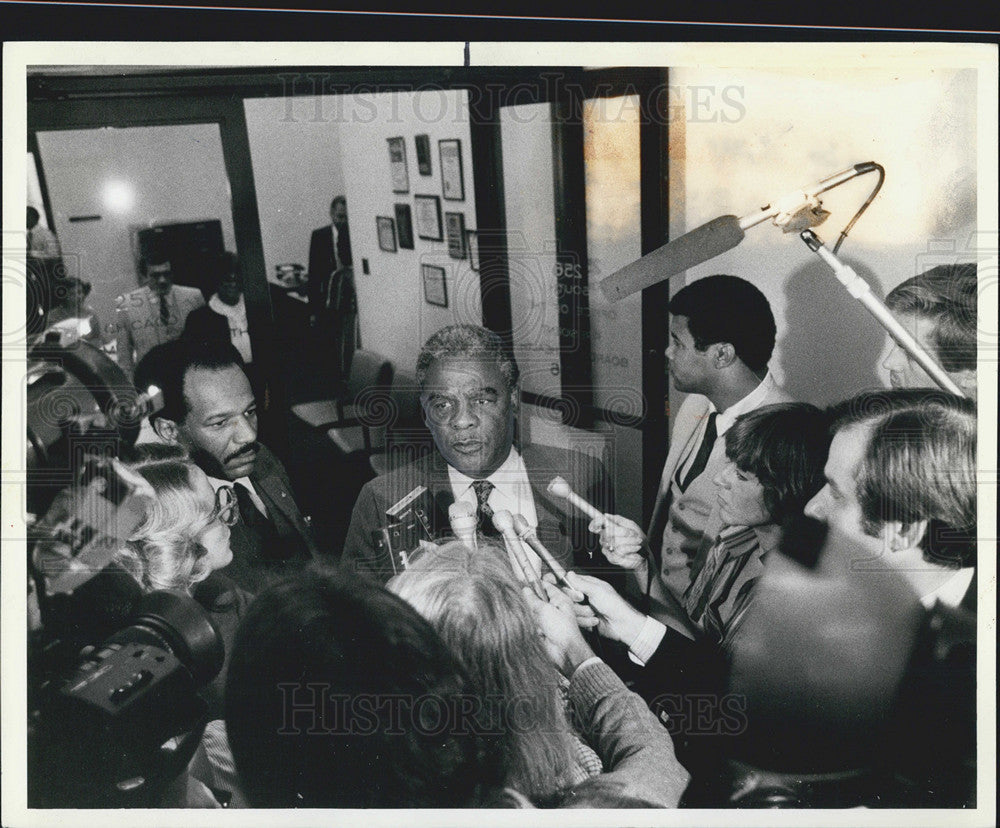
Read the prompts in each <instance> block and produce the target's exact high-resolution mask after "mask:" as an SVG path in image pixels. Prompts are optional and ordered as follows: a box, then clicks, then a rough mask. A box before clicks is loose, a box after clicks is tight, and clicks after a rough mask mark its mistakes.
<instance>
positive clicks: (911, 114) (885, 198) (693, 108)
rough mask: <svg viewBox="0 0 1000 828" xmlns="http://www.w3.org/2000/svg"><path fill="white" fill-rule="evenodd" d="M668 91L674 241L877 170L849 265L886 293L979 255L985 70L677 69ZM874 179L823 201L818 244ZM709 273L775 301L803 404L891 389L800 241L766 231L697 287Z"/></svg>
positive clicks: (875, 352) (859, 319)
mask: <svg viewBox="0 0 1000 828" xmlns="http://www.w3.org/2000/svg"><path fill="white" fill-rule="evenodd" d="M670 82H671V87H672V88H675V89H677V90H681V92H683V94H684V100H685V113H684V118H683V119H677V120H676V121H675V122H672V123H671V130H672V138H671V156H670V182H671V190H672V192H671V199H672V200H671V203H672V207H673V209H672V216H671V236H672V237H673V238H676V236H677V235H679V234H681V233H683V232H685V231H687V230H690V229H693V228H694V227H697V226H698V225H700V224H702V223H703V222H705V221H708V220H710V219H712V218H714V217H716V216H719V215H723V214H727V213H732V214H735V215H739V216H741V215H746V214H749V213H752V212H754V211H755V210H758V209H759V208H760V207H761V206H763V205H764V204H766V203H768V202H769V201H772V200H774V199H777V198H780V197H781V196H783V195H784V194H786V193H788V192H790V191H794V190H796V189H798V188H800V187H804V186H807V185H809V184H811V183H813V182H816V181H818V180H820V179H822V178H825V177H826V176H828V175H830V174H832V173H835V172H838V171H840V170H842V169H845V168H847V167H850V166H853V165H854V164H856V163H859V162H862V161H876V162H878V163H880V164H882V165H883V166H884V167H885V169H886V181H885V185H884V186H883V188H882V191H881V193H880V194H879V195H878V196H877V197H876V199H875V201H874V202H873V203H872V205H871V206H870V207H869V209H868V210H867V212H866V213H865V214H864V215H863V216H862V218H861V219H860V220H859V221H858V223H857V224H856V225H855V227H854V229H853V230H852V232H851V234H850V236H849V237H848V238H847V240H846V241H845V242H844V244H843V247H842V248H841V250H840V254H839V255H840V257H841V258H842V260H843V261H845V262H847V263H848V264H850V265H851V266H852V267H853V268H854V269H855V270H856V271H857V272H858V274H859V275H860V276H862V277H863V278H864V279H865V280H866V281H867V282H869V284H871V286H872V288H873V289H874V290H875V292H876V293H877V294H879V295H880V296H884V295H885V293H886V292H888V291H889V290H891V289H892V288H893V287H894V286H895V285H897V284H899V283H900V282H901V281H903V280H904V279H907V278H909V277H910V276H913V275H914V274H916V273H919V272H921V271H923V270H925V269H927V268H929V267H931V266H933V265H934V264H938V263H940V262H941V261H943V260H954V259H956V258H962V257H964V258H966V259H970V258H973V257H974V251H972V250H971V249H970V248H969V245H970V243H971V242H970V237H971V234H972V233H973V232H974V230H975V227H976V225H975V222H976V151H977V150H976V76H975V72H974V71H971V70H951V69H940V68H938V69H930V68H928V69H915V68H904V69H900V68H895V69H892V70H890V69H886V70H880V69H856V70H845V69H843V68H840V69H836V70H824V69H823V68H814V67H810V68H809V69H808V70H801V71H799V70H788V69H785V70H775V71H768V70H765V69H727V70H722V69H710V68H701V67H699V68H689V67H681V68H678V69H676V70H672V72H671V78H670ZM698 89H701V90H702V91H701V92H696V91H695V90H698ZM681 92H679V93H678V94H681ZM696 101H700V103H696ZM875 178H876V177H875V175H874V174H870V175H866V176H863V177H861V178H859V179H856V180H855V181H852V182H850V183H849V184H846V185H844V186H842V187H840V188H838V189H837V190H833V191H831V192H829V193H827V194H826V195H825V196H824V197H823V200H824V206H825V207H826V208H827V209H829V210H830V211H831V213H832V214H831V216H830V217H829V218H828V219H827V221H826V223H825V224H823V225H821V226H820V227H818V228H816V232H817V234H818V235H819V236H820V238H822V239H823V240H824V241H825V242H826V243H827V246H828V247H830V248H831V249H832V247H833V244H834V242H835V241H836V238H837V236H838V234H839V233H840V231H841V229H842V228H843V227H844V225H845V224H846V223H847V222H848V221H849V220H850V218H851V216H852V215H853V214H854V212H855V211H856V210H857V208H858V207H859V206H860V205H861V204H862V202H863V201H864V200H865V198H866V197H867V194H868V192H869V190H870V188H871V187H872V186H873V185H874V183H875ZM712 273H731V274H734V275H737V276H742V277H743V278H746V279H749V280H750V281H752V282H753V283H754V284H756V285H757V286H758V287H759V288H760V289H761V290H762V291H763V292H764V294H765V295H766V296H767V298H768V300H769V301H770V303H771V306H772V308H773V310H774V313H775V317H776V320H777V324H778V347H777V349H776V352H775V356H774V358H773V359H772V369H773V370H774V371H775V373H776V374H777V375H778V376H779V377H780V378H782V379H783V380H784V382H785V383H786V385H787V386H788V388H789V390H790V391H791V392H792V393H793V394H794V395H795V396H796V397H798V398H799V399H803V400H807V401H810V402H814V403H818V404H827V403H830V402H833V401H835V400H838V399H842V398H844V397H846V396H849V395H850V394H851V393H853V392H854V391H856V390H858V389H860V388H863V387H870V386H878V385H882V384H883V381H884V379H885V378H884V376H883V371H882V369H881V368H880V366H879V363H880V362H881V358H882V355H883V351H884V350H885V346H886V336H885V332H884V330H883V328H882V327H881V326H880V325H878V323H877V322H875V321H874V319H872V317H871V316H870V315H869V314H868V313H867V311H865V310H864V309H863V308H862V307H861V306H860V304H859V303H858V302H857V300H855V299H853V298H851V297H850V296H849V295H848V294H847V292H846V291H845V290H844V289H843V287H841V285H840V283H839V282H837V281H836V279H835V278H834V276H833V275H832V272H831V271H830V270H829V269H828V268H827V267H826V266H825V265H824V264H823V263H822V262H821V261H820V260H819V259H818V257H817V256H816V255H815V254H813V253H811V252H810V251H809V250H808V248H807V247H806V246H805V244H804V243H803V242H802V241H801V240H800V239H799V238H798V236H797V235H795V234H788V235H784V234H782V233H781V231H780V230H778V229H777V228H775V227H774V226H773V225H771V224H770V223H768V224H766V225H761V226H759V227H756V228H753V229H751V230H748V231H747V236H746V239H745V240H744V241H743V242H742V243H741V244H740V245H739V246H738V247H736V248H735V249H733V250H731V251H729V252H728V253H726V254H723V255H721V256H718V257H716V258H715V259H712V260H711V261H709V262H707V263H705V264H703V265H700V266H699V267H697V268H693V269H692V270H690V271H688V272H687V274H686V281H687V282H691V281H693V280H695V279H698V278H700V277H703V276H707V275H709V274H712ZM672 282H673V284H672V288H673V289H675V288H677V287H679V286H681V285H682V284H683V283H684V281H683V280H682V279H681V278H679V277H678V278H675V279H674V280H672ZM671 406H672V408H674V410H676V407H677V401H676V400H675V399H674V398H672V399H671Z"/></svg>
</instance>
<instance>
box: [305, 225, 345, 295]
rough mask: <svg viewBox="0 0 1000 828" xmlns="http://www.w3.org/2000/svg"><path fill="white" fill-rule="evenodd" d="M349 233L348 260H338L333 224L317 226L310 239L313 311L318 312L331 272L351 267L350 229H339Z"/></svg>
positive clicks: (310, 281)
mask: <svg viewBox="0 0 1000 828" xmlns="http://www.w3.org/2000/svg"><path fill="white" fill-rule="evenodd" d="M338 232H343V233H347V239H348V241H347V254H348V256H347V260H346V261H340V262H338V261H337V255H336V251H335V250H334V249H333V230H332V229H331V225H329V224H327V225H324V226H323V227H317V228H316V229H315V230H313V232H312V237H311V238H310V239H309V308H310V310H311V312H312V313H314V314H315V313H317V312H318V310H319V308H320V306H321V305H322V295H321V294H322V291H323V289H324V286H325V285H326V282H327V279H328V278H329V277H330V274H331V273H333V272H334V271H335V270H338V269H340V268H344V267H350V266H351V264H352V261H351V257H350V231H349V230H343V231H338Z"/></svg>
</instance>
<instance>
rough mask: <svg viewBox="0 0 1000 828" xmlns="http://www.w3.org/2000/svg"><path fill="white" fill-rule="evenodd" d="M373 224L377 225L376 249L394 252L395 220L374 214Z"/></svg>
mask: <svg viewBox="0 0 1000 828" xmlns="http://www.w3.org/2000/svg"><path fill="white" fill-rule="evenodd" d="M375 224H376V226H377V227H378V249H379V250H384V251H385V252H386V253H395V252H396V227H395V222H393V220H392V219H391V218H389V217H388V216H375Z"/></svg>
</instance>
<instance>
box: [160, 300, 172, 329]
mask: <svg viewBox="0 0 1000 828" xmlns="http://www.w3.org/2000/svg"><path fill="white" fill-rule="evenodd" d="M160 321H161V322H162V323H163V324H164V325H166V324H167V323H169V322H170V308H169V307H168V306H167V297H166V295H165V294H163V293H161V294H160Z"/></svg>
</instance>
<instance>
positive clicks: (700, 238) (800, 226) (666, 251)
mask: <svg viewBox="0 0 1000 828" xmlns="http://www.w3.org/2000/svg"><path fill="white" fill-rule="evenodd" d="M878 169H881V168H880V167H879V165H878V164H876V163H875V162H874V161H865V162H864V163H862V164H855V165H854V166H853V167H848V168H847V169H846V170H842V171H841V172H838V173H835V174H834V175H830V176H827V177H826V178H824V179H823V180H822V181H818V182H816V183H815V184H811V185H810V186H808V187H803V188H802V189H801V190H796V191H794V192H792V193H788V194H787V195H784V196H782V197H781V198H779V199H777V200H775V201H773V202H771V203H769V204H767V205H766V206H764V207H763V208H761V210H760V211H759V212H757V213H751V214H749V215H746V216H743V217H742V218H737V217H736V216H732V215H727V216H719V217H718V218H714V219H712V220H711V221H709V222H707V223H706V224H703V225H701V226H700V227H696V228H695V229H694V230H691V231H690V232H687V233H685V234H684V235H683V236H679V237H678V238H676V239H674V240H673V241H670V242H667V243H666V244H665V245H663V246H662V247H658V248H657V249H656V250H654V251H652V252H651V253H647V254H646V255H645V256H643V257H642V258H641V259H638V260H636V261H634V262H632V263H631V264H628V265H626V266H625V267H623V268H621V269H620V270H617V271H615V272H614V273H612V274H611V275H610V276H608V277H607V278H605V279H604V280H602V281H601V290H602V291H603V292H604V295H605V296H606V297H607V298H608V300H610V301H612V302H617V301H618V300H619V299H624V298H625V297H626V296H630V295H631V294H633V293H638V292H639V291H640V290H644V289H645V288H648V287H651V286H652V285H655V284H656V283H657V282H662V281H664V280H665V279H669V278H670V277H671V276H674V275H676V274H678V273H682V272H684V271H685V270H689V269H690V268H692V267H695V266H697V265H700V264H702V263H704V262H707V261H708V260H709V259H714V258H715V257H716V256H719V255H721V254H722V253H725V252H726V251H728V250H732V249H733V248H734V247H736V245H738V244H739V243H740V242H741V241H743V238H744V236H745V234H746V231H747V230H749V229H750V228H751V227H754V226H756V225H758V224H761V223H762V222H765V221H767V220H768V219H774V223H775V224H776V225H777V226H778V227H780V228H782V230H783V231H784V232H786V233H798V232H801V231H802V230H804V229H806V228H809V227H815V226H817V225H819V224H822V222H823V221H825V220H826V218H827V216H829V215H830V213H829V212H828V211H826V210H824V209H822V203H821V202H820V200H819V198H818V196H819V195H820V194H822V193H825V192H826V191H827V190H832V189H833V188H834V187H839V186H840V185H841V184H843V183H845V182H847V181H850V180H851V179H852V178H857V177H858V176H859V175H864V174H865V173H869V172H874V171H876V170H878Z"/></svg>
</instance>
